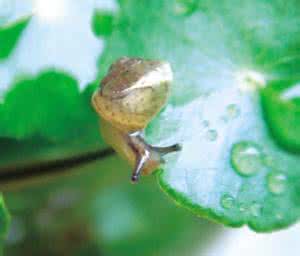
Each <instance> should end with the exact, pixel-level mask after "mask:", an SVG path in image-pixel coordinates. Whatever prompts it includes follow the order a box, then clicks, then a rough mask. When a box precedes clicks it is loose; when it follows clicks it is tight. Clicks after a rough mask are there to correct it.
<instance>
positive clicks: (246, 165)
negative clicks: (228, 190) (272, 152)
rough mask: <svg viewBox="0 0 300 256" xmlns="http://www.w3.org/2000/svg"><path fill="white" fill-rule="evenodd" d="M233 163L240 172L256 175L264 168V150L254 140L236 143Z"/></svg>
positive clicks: (233, 150)
mask: <svg viewBox="0 0 300 256" xmlns="http://www.w3.org/2000/svg"><path fill="white" fill-rule="evenodd" d="M231 163H232V166H233V168H234V169H235V171H236V172H237V173H238V174H240V175H243V176H251V175H254V174H256V173H257V172H259V171H260V170H262V169H263V168H264V164H263V154H262V150H261V148H260V146H259V145H257V144H255V143H253V142H247V141H243V142H239V143H236V144H234V145H233V147H232V151H231Z"/></svg>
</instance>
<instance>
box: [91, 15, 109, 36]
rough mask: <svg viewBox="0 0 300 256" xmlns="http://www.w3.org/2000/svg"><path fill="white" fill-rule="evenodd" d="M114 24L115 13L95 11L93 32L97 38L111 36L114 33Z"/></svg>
mask: <svg viewBox="0 0 300 256" xmlns="http://www.w3.org/2000/svg"><path fill="white" fill-rule="evenodd" d="M113 22H114V14H113V13H111V12H109V11H102V10H95V11H94V14H93V18H92V30H93V32H94V34H95V35H96V36H104V37H105V36H109V35H110V34H111V33H112V31H113Z"/></svg>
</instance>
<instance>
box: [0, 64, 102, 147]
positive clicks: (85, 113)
mask: <svg viewBox="0 0 300 256" xmlns="http://www.w3.org/2000/svg"><path fill="white" fill-rule="evenodd" d="M13 88H14V89H13V90H11V91H9V92H8V93H7V94H6V97H5V103H4V104H3V105H2V106H1V109H0V110H1V112H0V123H1V124H2V125H1V126H0V127H1V130H2V131H1V135H2V136H5V137H11V138H19V139H22V138H28V137H33V136H41V137H44V138H46V139H48V140H50V141H61V140H67V139H68V138H76V137H78V136H80V135H81V134H82V133H89V132H90V131H91V129H92V130H93V129H94V131H95V130H97V132H98V129H97V119H96V116H95V115H93V112H92V109H91V107H90V105H89V102H85V101H83V100H82V98H81V96H80V92H79V88H78V83H77V81H76V80H75V79H74V78H73V77H71V76H70V75H68V74H66V73H63V72H59V71H55V70H47V71H44V72H42V73H40V74H39V76H37V77H34V78H25V79H22V80H20V81H18V82H16V84H15V85H14V86H13ZM12 117H13V118H12ZM90 118H91V119H90Z"/></svg>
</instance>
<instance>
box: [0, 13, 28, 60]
mask: <svg viewBox="0 0 300 256" xmlns="http://www.w3.org/2000/svg"><path fill="white" fill-rule="evenodd" d="M29 21H30V17H26V18H23V19H20V20H18V21H16V22H14V23H11V24H8V25H5V26H2V27H1V26H0V60H2V59H5V58H7V57H8V56H9V55H10V54H11V52H12V51H13V49H14V48H15V46H16V45H17V43H18V40H19V39H20V36H21V35H22V32H23V31H24V29H25V28H26V27H27V25H28V23H29Z"/></svg>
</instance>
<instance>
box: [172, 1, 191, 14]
mask: <svg viewBox="0 0 300 256" xmlns="http://www.w3.org/2000/svg"><path fill="white" fill-rule="evenodd" d="M174 12H175V14H176V15H186V14H187V13H188V7H187V5H185V4H184V3H181V2H179V1H178V2H176V3H175V6H174Z"/></svg>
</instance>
